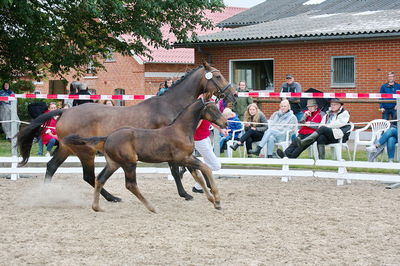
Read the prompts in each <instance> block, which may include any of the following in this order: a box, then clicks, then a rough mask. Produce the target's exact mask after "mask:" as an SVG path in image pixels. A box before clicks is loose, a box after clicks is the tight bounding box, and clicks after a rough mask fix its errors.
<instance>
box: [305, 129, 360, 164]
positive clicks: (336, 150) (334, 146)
mask: <svg viewBox="0 0 400 266" xmlns="http://www.w3.org/2000/svg"><path fill="white" fill-rule="evenodd" d="M353 130H354V124H353V123H350V129H349V130H348V131H347V132H346V133H348V132H352V131H353ZM317 145H318V144H317V142H314V144H313V152H314V158H315V160H318V147H317ZM325 147H327V148H331V151H332V155H333V157H334V158H333V159H334V160H338V161H340V160H342V150H343V147H344V148H346V149H347V154H348V156H349V160H351V155H350V148H349V145H348V144H347V142H345V143H343V138H340V140H339V142H338V143H331V144H327V145H325Z"/></svg>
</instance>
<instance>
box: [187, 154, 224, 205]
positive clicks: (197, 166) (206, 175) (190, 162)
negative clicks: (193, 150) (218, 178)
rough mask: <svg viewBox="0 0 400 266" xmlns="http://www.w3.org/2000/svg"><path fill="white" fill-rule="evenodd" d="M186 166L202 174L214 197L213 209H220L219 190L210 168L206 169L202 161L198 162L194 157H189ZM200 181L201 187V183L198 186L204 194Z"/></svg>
mask: <svg viewBox="0 0 400 266" xmlns="http://www.w3.org/2000/svg"><path fill="white" fill-rule="evenodd" d="M187 166H188V167H190V168H194V169H199V170H200V171H201V173H202V174H203V176H204V178H207V179H208V180H209V181H210V186H211V193H212V194H213V195H214V200H215V201H214V207H215V208H216V209H221V198H220V195H219V190H218V188H217V185H216V183H215V181H214V178H213V175H212V171H211V169H210V167H208V166H207V165H206V164H205V163H203V162H202V161H200V160H199V159H197V158H196V157H194V156H191V158H190V159H189V160H188V161H187ZM193 177H194V176H193ZM200 180H201V182H202V183H203V185H202V184H201V183H199V184H200V185H201V186H202V188H203V190H204V192H206V190H205V184H204V181H203V179H202V178H200ZM196 181H197V180H196ZM203 186H204V187H203ZM207 192H208V191H207Z"/></svg>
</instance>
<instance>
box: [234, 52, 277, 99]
mask: <svg viewBox="0 0 400 266" xmlns="http://www.w3.org/2000/svg"><path fill="white" fill-rule="evenodd" d="M266 60H270V61H272V62H273V65H274V66H275V59H274V58H249V59H229V83H233V63H234V62H238V61H266ZM274 69H275V67H274ZM274 72H275V70H274ZM272 75H273V80H274V85H273V87H272V89H271V90H257V91H274V90H275V87H276V81H275V73H272Z"/></svg>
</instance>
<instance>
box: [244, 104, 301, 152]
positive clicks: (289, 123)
mask: <svg viewBox="0 0 400 266" xmlns="http://www.w3.org/2000/svg"><path fill="white" fill-rule="evenodd" d="M296 129H297V118H296V116H295V115H294V114H293V112H292V110H290V103H289V101H288V100H283V101H281V103H280V105H279V111H276V112H275V113H273V114H272V115H271V118H270V120H269V121H268V130H267V131H266V132H265V133H264V136H263V137H262V139H261V141H260V143H259V144H258V145H257V147H256V149H255V150H250V151H249V154H254V155H256V156H258V155H260V152H261V149H262V148H263V147H264V146H265V145H266V144H267V157H268V158H272V152H273V151H274V146H275V143H279V142H283V141H285V140H286V136H287V134H288V132H295V131H296Z"/></svg>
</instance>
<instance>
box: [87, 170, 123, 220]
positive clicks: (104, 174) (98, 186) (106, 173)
mask: <svg viewBox="0 0 400 266" xmlns="http://www.w3.org/2000/svg"><path fill="white" fill-rule="evenodd" d="M117 169H118V166H111V165H110V164H108V163H107V164H106V166H105V167H104V169H103V170H102V171H101V172H100V174H99V175H98V176H97V178H96V182H95V186H94V197H93V203H92V209H93V210H94V211H96V212H99V211H103V210H102V209H101V208H100V204H99V200H100V193H101V191H102V190H104V189H103V186H104V184H105V183H106V182H107V180H108V178H110V176H111V175H112V174H113V173H114V172H115V171H116V170H117Z"/></svg>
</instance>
